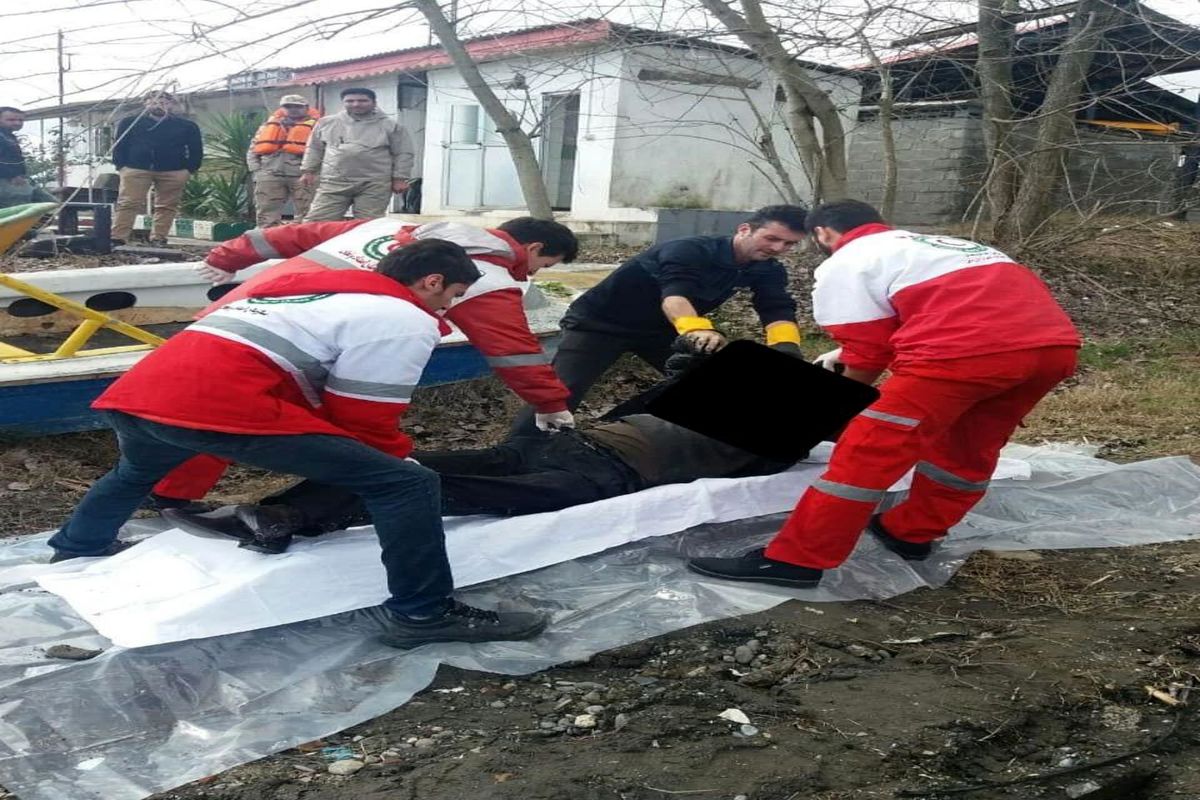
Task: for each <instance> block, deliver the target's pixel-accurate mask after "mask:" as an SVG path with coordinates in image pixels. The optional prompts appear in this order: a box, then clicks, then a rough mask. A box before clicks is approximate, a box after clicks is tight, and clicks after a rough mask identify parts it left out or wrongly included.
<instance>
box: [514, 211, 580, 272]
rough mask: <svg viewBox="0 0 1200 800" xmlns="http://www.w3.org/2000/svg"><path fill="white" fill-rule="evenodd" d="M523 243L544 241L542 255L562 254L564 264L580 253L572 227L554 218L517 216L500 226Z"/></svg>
mask: <svg viewBox="0 0 1200 800" xmlns="http://www.w3.org/2000/svg"><path fill="white" fill-rule="evenodd" d="M499 230H502V231H504V232H505V233H507V234H508V235H509V236H511V237H512V238H514V239H516V240H517V241H518V242H520V243H521V244H534V243H535V242H541V243H542V255H544V256H562V260H563V263H564V264H570V263H571V262H572V261H574V260H575V257H576V256H578V255H579V240H578V239H576V238H575V234H574V233H572V232H571V229H570V228H568V227H567V226H566V225H563V224H562V223H561V222H555V221H554V220H552V219H537V218H535V217H517V218H516V219H510V220H509V221H508V222H506V223H504V224H503V225H501V226H500V227H499Z"/></svg>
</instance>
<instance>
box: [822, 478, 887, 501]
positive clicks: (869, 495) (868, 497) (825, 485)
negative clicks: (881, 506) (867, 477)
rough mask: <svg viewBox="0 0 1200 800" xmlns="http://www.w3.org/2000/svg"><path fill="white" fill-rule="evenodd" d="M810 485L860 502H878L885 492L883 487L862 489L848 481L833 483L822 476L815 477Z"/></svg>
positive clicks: (844, 498) (826, 492)
mask: <svg viewBox="0 0 1200 800" xmlns="http://www.w3.org/2000/svg"><path fill="white" fill-rule="evenodd" d="M812 487H813V488H814V489H817V490H818V491H822V492H824V493H825V494H831V495H833V496H834V497H840V498H842V499H843V500H857V501H858V502H860V503H878V502H879V501H880V500H882V499H883V496H884V495H885V494H887V491H885V490H883V489H864V488H863V487H861V486H851V485H850V484H848V483H834V482H833V481H827V480H825V479H824V478H817V479H816V480H815V481H813V482H812Z"/></svg>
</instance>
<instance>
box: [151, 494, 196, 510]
mask: <svg viewBox="0 0 1200 800" xmlns="http://www.w3.org/2000/svg"><path fill="white" fill-rule="evenodd" d="M141 507H142V508H144V509H146V510H147V511H166V510H167V509H168V508H170V509H174V510H175V511H183V512H185V513H188V514H203V513H205V512H206V511H212V510H213V507H212V505H211V504H209V503H200V502H197V501H196V500H184V499H182V498H179V497H167V496H165V495H161V494H150V495H148V496H147V497H146V499H145V500H143V501H142V506H141Z"/></svg>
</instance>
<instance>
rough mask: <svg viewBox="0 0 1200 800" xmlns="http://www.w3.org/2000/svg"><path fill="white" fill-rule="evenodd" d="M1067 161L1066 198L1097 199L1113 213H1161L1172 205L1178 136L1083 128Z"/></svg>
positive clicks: (1086, 203)
mask: <svg viewBox="0 0 1200 800" xmlns="http://www.w3.org/2000/svg"><path fill="white" fill-rule="evenodd" d="M1078 136H1079V139H1078V143H1077V144H1075V145H1073V146H1072V148H1071V154H1070V157H1069V159H1068V161H1067V175H1068V177H1069V178H1070V191H1069V192H1068V191H1066V190H1064V191H1063V192H1062V198H1061V200H1062V202H1063V203H1064V204H1069V203H1074V204H1077V205H1078V206H1079V207H1080V208H1081V209H1082V210H1086V209H1090V208H1092V207H1093V206H1095V205H1097V204H1099V205H1102V206H1104V207H1105V208H1106V210H1111V211H1112V212H1113V213H1129V214H1161V213H1165V212H1166V211H1168V210H1169V208H1170V205H1169V204H1170V202H1171V199H1172V189H1173V187H1174V185H1175V168H1176V164H1177V163H1178V159H1179V156H1180V153H1181V149H1182V145H1181V144H1180V143H1179V142H1173V141H1170V140H1164V139H1162V138H1161V137H1146V138H1145V139H1140V140H1139V139H1137V138H1136V137H1134V136H1132V135H1130V134H1121V133H1106V132H1102V131H1093V130H1087V129H1081V130H1080V131H1079V134H1078Z"/></svg>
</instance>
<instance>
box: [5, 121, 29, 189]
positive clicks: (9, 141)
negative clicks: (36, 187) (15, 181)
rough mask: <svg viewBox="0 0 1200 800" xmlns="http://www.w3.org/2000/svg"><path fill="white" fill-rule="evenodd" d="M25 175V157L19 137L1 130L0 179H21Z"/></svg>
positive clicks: (8, 131)
mask: <svg viewBox="0 0 1200 800" xmlns="http://www.w3.org/2000/svg"><path fill="white" fill-rule="evenodd" d="M24 174H25V156H24V154H23V153H22V152H21V143H20V142H19V141H18V140H17V135H16V134H15V133H13V132H12V131H10V130H7V129H6V130H0V179H8V178H19V177H21V176H22V175H24Z"/></svg>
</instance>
